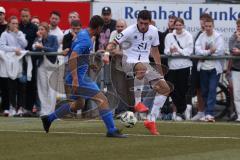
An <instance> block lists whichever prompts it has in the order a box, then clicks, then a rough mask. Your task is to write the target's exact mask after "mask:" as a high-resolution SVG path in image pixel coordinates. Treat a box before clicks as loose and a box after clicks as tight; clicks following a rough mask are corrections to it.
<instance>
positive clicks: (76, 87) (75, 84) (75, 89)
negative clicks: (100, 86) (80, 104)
mask: <svg viewBox="0 0 240 160" xmlns="http://www.w3.org/2000/svg"><path fill="white" fill-rule="evenodd" d="M78 87H79V84H78V79H73V82H72V88H73V93H74V94H76V93H77V90H78Z"/></svg>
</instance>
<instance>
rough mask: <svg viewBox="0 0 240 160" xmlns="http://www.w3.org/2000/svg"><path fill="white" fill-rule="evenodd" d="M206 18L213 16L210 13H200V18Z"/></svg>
mask: <svg viewBox="0 0 240 160" xmlns="http://www.w3.org/2000/svg"><path fill="white" fill-rule="evenodd" d="M206 18H212V17H211V15H210V14H208V13H203V14H201V15H200V19H206Z"/></svg>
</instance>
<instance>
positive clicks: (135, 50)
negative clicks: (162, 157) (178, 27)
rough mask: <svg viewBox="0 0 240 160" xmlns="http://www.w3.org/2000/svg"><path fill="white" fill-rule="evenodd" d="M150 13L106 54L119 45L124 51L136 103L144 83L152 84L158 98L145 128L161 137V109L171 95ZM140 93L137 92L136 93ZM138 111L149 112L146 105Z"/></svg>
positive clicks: (142, 16)
mask: <svg viewBox="0 0 240 160" xmlns="http://www.w3.org/2000/svg"><path fill="white" fill-rule="evenodd" d="M151 20H152V17H151V13H150V12H149V11H148V10H142V11H140V12H139V14H138V18H137V24H134V25H131V26H129V27H127V28H126V29H125V30H123V31H122V32H121V33H120V34H118V36H117V37H116V38H115V40H114V41H113V42H112V43H109V45H108V46H107V51H112V50H113V49H114V48H116V45H118V44H120V45H121V46H122V48H123V56H124V58H123V70H124V71H125V73H127V74H128V75H129V74H133V75H134V76H135V78H134V90H135V104H140V103H141V96H137V95H141V89H142V88H143V86H144V81H145V82H147V83H148V85H150V86H151V87H152V88H153V90H154V91H155V93H156V95H155V97H154V101H153V107H152V108H151V111H150V113H149V114H148V116H147V120H145V121H144V125H145V127H146V128H147V129H148V130H149V131H150V133H151V134H152V135H158V134H159V132H158V131H157V127H156V123H155V121H156V120H157V117H158V115H159V113H160V109H161V108H162V106H163V104H164V103H165V101H166V99H167V96H168V95H169V93H170V88H169V86H168V84H167V83H166V81H165V80H164V77H163V73H162V68H161V57H160V54H159V51H158V45H159V38H158V30H157V28H156V27H154V26H152V25H150V24H151ZM150 52H152V53H151V54H152V56H153V58H154V61H155V63H156V68H157V70H158V71H157V70H155V69H154V68H153V67H151V65H150V64H149V58H148V57H149V55H150ZM104 60H105V61H106V62H108V61H109V52H105V55H104ZM136 92H137V93H136ZM136 106H141V107H135V110H136V111H147V110H148V109H147V108H146V107H145V106H144V105H136Z"/></svg>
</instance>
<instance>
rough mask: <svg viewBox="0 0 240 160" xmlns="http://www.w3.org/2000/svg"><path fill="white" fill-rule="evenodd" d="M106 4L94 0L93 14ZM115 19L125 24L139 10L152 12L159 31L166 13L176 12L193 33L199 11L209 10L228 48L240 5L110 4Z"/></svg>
mask: <svg viewBox="0 0 240 160" xmlns="http://www.w3.org/2000/svg"><path fill="white" fill-rule="evenodd" d="M104 6H106V4H105V3H101V2H94V3H93V10H92V13H93V14H101V9H102V8H103V7H104ZM108 6H109V7H111V9H112V15H113V18H114V19H120V18H123V19H125V20H126V21H127V24H128V25H131V24H133V23H136V19H137V15H138V13H139V11H140V10H143V9H147V10H149V11H151V13H152V17H153V20H155V22H156V26H157V27H158V29H159V30H160V31H165V30H166V28H167V22H168V16H170V15H175V16H177V17H181V18H183V19H184V22H185V28H186V29H187V30H188V31H190V32H191V33H192V35H193V36H195V35H196V34H197V32H198V31H199V30H200V21H199V17H200V15H201V14H202V13H205V12H206V13H209V14H210V15H211V16H212V17H213V19H214V20H215V21H214V25H215V28H216V30H218V31H219V32H220V33H221V34H222V35H223V37H224V40H225V48H226V50H227V49H228V40H229V38H230V36H231V35H232V34H233V33H234V32H235V30H236V20H237V19H238V18H240V6H239V5H232V4H173V3H169V4H168V3H161V4H159V3H158V2H155V3H154V2H145V3H144V2H135V3H134V4H133V3H122V2H119V3H114V2H113V3H109V4H108Z"/></svg>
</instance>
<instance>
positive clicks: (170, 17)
mask: <svg viewBox="0 0 240 160" xmlns="http://www.w3.org/2000/svg"><path fill="white" fill-rule="evenodd" d="M168 19H177V17H176V16H174V15H169V16H168Z"/></svg>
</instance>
